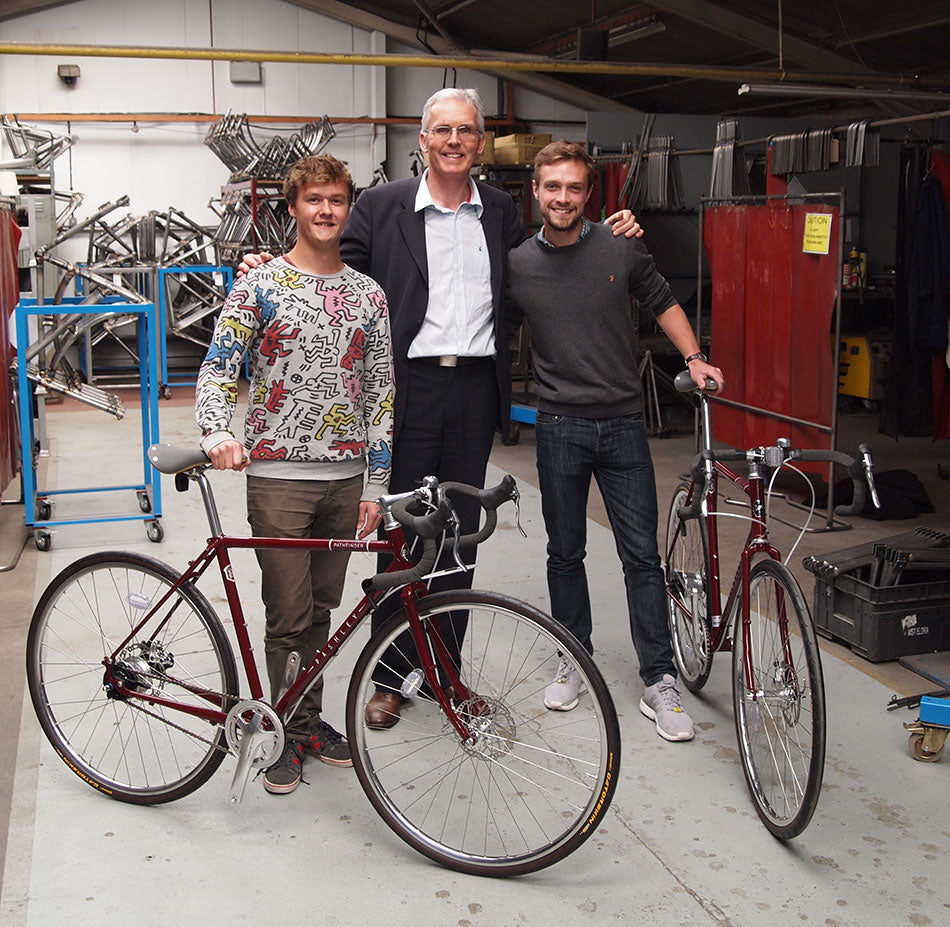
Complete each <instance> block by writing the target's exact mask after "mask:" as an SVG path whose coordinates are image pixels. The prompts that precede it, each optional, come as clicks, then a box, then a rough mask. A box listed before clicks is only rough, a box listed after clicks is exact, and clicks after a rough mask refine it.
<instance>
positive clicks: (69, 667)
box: [26, 552, 238, 805]
mask: <svg viewBox="0 0 950 927" xmlns="http://www.w3.org/2000/svg"><path fill="white" fill-rule="evenodd" d="M180 575H181V574H179V573H178V572H177V571H175V570H174V569H172V568H171V567H170V566H168V565H167V564H164V563H162V562H161V561H160V560H155V559H153V558H151V557H146V556H141V555H138V554H129V553H120V552H103V553H97V554H92V555H90V556H88V557H83V558H82V559H80V560H77V561H76V562H75V563H72V564H71V565H70V566H68V567H66V569H64V570H63V571H62V572H61V573H60V574H59V575H58V576H57V577H56V578H55V579H54V580H53V581H52V582H51V583H50V585H49V586H48V587H47V589H46V591H45V592H44V593H43V595H42V597H41V598H40V601H39V602H38V603H37V606H36V609H35V611H34V613H33V618H32V621H31V623H30V630H29V635H28V637H27V660H26V673H27V680H28V682H29V688H30V697H31V698H32V701H33V708H34V710H35V711H36V716H37V719H38V720H39V722H40V726H41V727H42V728H43V732H44V733H45V734H46V737H47V739H48V740H49V742H50V743H51V744H52V746H53V749H54V750H55V751H56V753H57V754H58V755H59V757H60V759H62V760H63V762H64V763H65V764H66V765H67V766H68V767H69V768H70V769H71V770H72V771H73V772H74V773H76V775H78V776H79V778H80V779H82V780H83V781H84V782H85V783H87V784H88V785H90V786H92V787H93V788H94V789H97V790H98V791H100V792H102V793H103V794H105V795H108V796H109V797H111V798H115V799H117V800H119V801H125V802H131V803H133V804H139V805H152V804H160V803H162V802H168V801H174V800H175V799H177V798H181V797H183V796H185V795H187V794H189V793H190V792H193V791H194V790H195V789H197V788H198V787H199V786H201V785H202V784H204V783H205V782H206V781H207V780H208V779H209V778H210V777H211V775H212V774H213V773H214V771H215V770H216V769H217V768H218V767H219V766H220V765H221V761H222V760H223V759H224V756H225V754H226V752H227V746H226V742H225V735H224V727H223V725H217V726H213V725H211V724H210V723H209V722H207V721H204V720H202V719H199V718H196V717H194V716H192V715H188V714H185V713H178V712H176V711H174V710H173V709H169V708H166V707H163V706H159V705H156V704H154V703H152V702H150V701H149V700H148V699H142V700H138V699H128V700H124V699H122V698H119V697H113V696H112V695H110V694H109V693H108V692H106V691H105V687H104V684H103V683H104V673H105V669H104V665H103V660H104V659H105V658H107V657H111V656H112V655H113V653H114V651H115V649H116V648H117V647H118V646H119V645H120V644H121V643H122V642H123V641H124V640H125V638H126V637H127V636H128V635H129V632H130V631H131V629H132V627H133V624H135V623H137V622H138V621H139V620H141V617H142V616H143V615H144V609H146V608H148V607H149V605H150V603H152V602H156V601H158V599H159V598H160V597H161V596H162V595H163V594H164V592H165V591H167V589H168V588H169V587H170V586H171V585H172V584H173V583H175V582H176V581H177V580H178V578H179V576H180ZM118 658H119V659H118V661H117V664H118V666H119V671H120V672H121V673H122V674H123V675H124V677H125V679H126V680H127V684H128V685H131V686H136V687H138V688H139V690H140V691H142V690H143V689H145V688H146V687H151V692H152V694H158V693H160V694H161V696H162V697H163V698H166V699H176V700H179V701H181V702H182V704H185V705H192V706H193V705H198V704H200V705H204V706H207V705H208V704H209V703H208V701H207V700H206V699H203V698H201V697H199V696H197V695H195V694H193V693H191V692H189V691H188V690H187V689H186V688H184V686H183V685H182V683H190V684H192V685H194V684H197V685H200V686H202V687H203V688H204V689H206V690H210V691H213V692H216V693H222V694H224V695H225V696H226V697H230V698H236V696H237V693H238V676H237V667H236V666H235V662H234V655H233V653H232V651H231V645H230V644H229V642H228V639H227V637H226V635H225V632H224V628H223V627H222V626H221V622H220V620H219V619H218V617H217V615H216V614H215V613H214V610H213V609H212V607H211V605H210V604H209V603H208V601H207V599H205V597H204V596H203V595H202V594H201V593H200V592H199V591H198V590H197V589H196V588H195V587H194V586H193V585H190V584H186V585H183V586H182V587H181V588H180V589H179V590H178V593H177V595H176V596H174V597H172V598H171V599H169V600H168V602H167V603H165V605H163V606H162V608H161V609H159V610H158V611H156V615H155V616H154V617H153V618H152V619H150V620H149V622H148V623H147V624H146V625H145V626H144V627H143V628H142V629H141V631H140V632H139V633H138V634H137V635H136V637H135V639H133V640H132V641H130V642H129V644H128V645H127V646H126V647H125V648H124V649H123V651H122V653H121V654H120V655H118ZM226 706H227V698H225V710H226Z"/></svg>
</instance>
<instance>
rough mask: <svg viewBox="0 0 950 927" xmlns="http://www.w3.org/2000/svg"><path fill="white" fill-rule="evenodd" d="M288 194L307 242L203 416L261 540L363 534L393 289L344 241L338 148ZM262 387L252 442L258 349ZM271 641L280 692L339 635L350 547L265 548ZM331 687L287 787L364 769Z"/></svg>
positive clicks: (232, 332)
mask: <svg viewBox="0 0 950 927" xmlns="http://www.w3.org/2000/svg"><path fill="white" fill-rule="evenodd" d="M284 196H285V198H286V200H287V204H288V206H289V209H290V213H291V215H293V216H294V217H295V219H296V220H297V236H298V237H297V243H296V245H295V246H294V247H293V249H292V250H291V251H289V252H288V253H287V254H286V255H285V256H284V257H282V258H278V259H276V260H274V261H271V262H270V263H269V264H267V265H266V266H264V267H261V268H259V269H257V270H254V271H253V272H251V273H249V274H248V275H247V276H245V277H242V278H241V279H239V280H238V281H237V282H236V283H235V285H234V287H233V289H232V290H231V293H230V294H229V296H228V298H227V301H226V302H225V304H224V308H223V309H222V311H221V315H220V316H219V318H218V320H217V323H216V325H215V329H214V335H213V338H212V341H211V345H210V347H209V349H208V354H207V357H206V358H205V360H204V363H203V364H202V366H201V370H200V371H199V374H198V387H197V395H196V401H195V416H196V419H197V421H198V425H199V426H200V427H201V429H202V433H203V437H202V440H201V446H202V448H204V450H205V451H206V453H207V454H208V456H209V457H210V458H211V461H212V463H213V464H214V467H215V469H217V470H243V469H245V468H247V510H248V521H249V522H250V525H251V530H252V532H253V534H254V535H255V536H258V537H293V538H308V537H313V538H319V537H343V538H349V537H353V535H354V533H355V534H356V535H357V536H358V537H360V538H363V537H367V536H369V535H370V534H372V533H373V532H374V531H375V530H376V528H377V526H378V525H379V521H380V513H379V508H378V506H377V505H376V502H375V500H376V499H377V498H378V497H379V496H380V495H382V494H383V493H385V492H386V491H387V488H388V485H389V474H390V469H391V467H390V463H391V453H392V427H393V369H392V350H391V345H390V335H389V317H388V312H387V306H386V297H385V295H384V294H383V291H382V290H381V289H380V287H379V286H378V285H377V284H376V283H375V282H374V281H373V280H371V279H370V278H369V277H367V276H365V275H364V274H361V273H358V272H357V271H355V270H353V269H352V268H350V267H348V266H347V265H345V264H344V263H343V261H342V259H341V257H340V235H341V233H342V231H343V226H344V223H345V222H346V219H347V217H348V216H349V212H350V206H351V203H352V199H353V181H352V178H351V177H350V174H349V172H348V171H347V169H346V167H345V166H344V165H343V164H342V162H340V161H338V160H337V159H336V158H333V157H330V156H329V155H318V156H310V157H307V158H304V159H302V160H301V161H299V162H298V163H297V164H295V165H294V166H293V167H292V168H291V169H290V171H289V173H288V174H287V178H286V180H285V181H284ZM245 354H247V356H248V358H249V360H250V367H251V378H252V379H251V385H250V390H249V395H248V409H247V416H246V420H245V429H244V441H243V442H241V441H239V440H238V439H237V438H236V437H235V436H234V434H233V433H232V432H231V431H230V424H231V417H232V414H233V412H234V408H235V404H236V399H237V379H238V375H239V372H240V367H241V363H242V360H243V357H244V355H245ZM256 553H257V558H258V562H259V563H260V567H261V597H262V599H263V600H264V608H265V619H266V628H265V632H264V649H265V654H266V660H267V675H268V678H269V681H270V689H271V698H272V699H276V698H277V696H278V695H279V692H280V689H281V688H282V683H283V679H284V676H285V671H286V667H287V659H288V656H289V655H290V654H291V653H293V652H296V653H298V654H299V655H300V659H301V665H306V664H307V663H308V662H309V661H310V660H311V659H312V657H313V655H314V654H315V653H316V652H317V651H318V650H319V649H320V648H321V647H323V645H324V644H325V643H326V641H327V636H328V632H329V626H330V612H331V610H332V609H334V608H336V607H337V606H338V605H339V604H340V598H341V596H342V592H343V583H344V580H345V574H346V563H347V559H348V557H349V554H348V553H347V552H345V551H334V552H326V551H312V552H311V551H308V550H299V551H298V550H293V551H290V550H259V551H257V552H256ZM322 694H323V692H322V681H321V682H319V683H317V685H315V686H314V687H313V689H311V690H310V692H309V694H308V695H307V696H306V697H305V698H304V699H303V701H302V702H301V704H300V705H299V707H298V708H297V711H296V713H295V714H294V716H293V718H291V720H290V721H289V723H288V725H287V730H286V734H287V743H286V746H285V749H284V752H283V754H282V755H281V757H280V758H279V759H278V760H277V762H276V763H275V764H274V765H273V766H271V767H270V769H268V770H267V771H266V772H265V774H264V787H265V789H267V791H269V792H272V793H275V794H285V793H288V792H292V791H293V790H294V789H295V788H296V787H297V785H298V784H299V783H300V778H301V770H302V766H303V761H304V757H305V755H306V754H307V753H310V754H312V755H314V756H316V757H317V758H318V759H320V760H322V761H323V762H325V763H329V764H331V765H336V766H350V765H352V761H351V759H350V752H349V746H348V744H347V743H346V741H345V740H344V739H343V737H342V736H341V735H340V734H339V733H338V732H337V731H335V730H334V729H333V728H332V727H331V726H330V725H329V724H328V723H327V722H326V721H323V720H322V718H321V716H320V712H321V709H322Z"/></svg>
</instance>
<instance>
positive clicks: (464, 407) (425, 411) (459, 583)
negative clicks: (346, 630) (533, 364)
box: [372, 358, 498, 691]
mask: <svg viewBox="0 0 950 927" xmlns="http://www.w3.org/2000/svg"><path fill="white" fill-rule="evenodd" d="M405 389H406V407H405V409H406V411H405V415H404V417H403V419H402V423H401V425H400V428H399V434H398V435H397V437H396V441H395V445H394V447H393V469H392V477H391V479H390V482H389V491H390V492H394V493H395V492H406V491H408V490H410V489H416V488H417V487H419V486H420V485H421V484H422V479H423V477H426V476H435V477H438V479H439V480H440V481H445V480H453V481H455V482H458V483H469V484H471V485H473V486H479V487H482V486H484V485H485V469H486V467H487V466H488V457H489V455H490V454H491V447H492V441H493V439H494V435H495V424H496V421H497V418H498V415H497V409H498V383H497V380H496V379H495V363H494V359H493V358H486V359H485V360H484V361H483V362H480V363H477V364H473V365H471V366H465V367H436V366H431V365H429V364H427V363H425V362H422V361H410V362H409V377H408V383H407V385H406V387H405ZM452 501H453V504H454V505H455V509H456V512H457V513H458V516H459V518H460V520H461V525H462V527H461V532H462V533H463V534H469V533H471V532H472V531H475V530H476V529H477V527H478V523H479V516H480V514H481V507H480V506H479V505H478V502H477V501H475V500H474V499H471V498H470V497H467V496H466V497H463V496H456V497H455V498H454V499H453V500H452ZM466 559H467V560H468V561H469V562H471V563H472V564H474V562H475V554H474V552H472V553H471V554H469V555H468V556H467V558H466ZM451 562H452V555H451V552H446V553H444V554H443V555H442V558H441V559H440V561H439V563H438V565H437V566H438V567H439V568H442V567H444V566H448V565H449V564H451ZM387 565H388V558H383V557H381V558H380V562H379V569H380V570H383V569H385V568H386V566H387ZM472 579H473V577H472V573H471V571H469V572H465V573H456V574H454V575H452V576H443V577H439V578H438V579H436V580H433V581H432V583H431V584H430V587H429V588H430V591H432V592H437V591H440V590H444V589H470V588H471V587H472ZM399 605H400V602H399V598H398V596H391V597H390V598H389V599H388V600H387V601H386V602H385V603H383V605H382V606H381V607H380V608H379V609H377V611H376V612H375V614H374V615H373V622H372V629H373V632H374V633H375V632H377V631H378V630H379V629H380V628H381V627H383V625H385V623H386V622H387V621H388V620H389V619H390V618H391V617H392V615H393V614H394V613H395V611H397V610H398V608H399ZM452 619H453V620H452V622H451V624H450V622H449V620H448V619H446V621H445V627H444V628H443V638H444V639H445V642H446V644H447V645H448V646H449V649H450V651H454V655H456V656H457V655H458V648H459V647H460V646H461V642H462V638H463V637H464V634H465V624H466V622H467V615H465V614H464V613H461V614H453V616H452ZM405 638H406V639H405V640H403V639H400V640H399V641H397V643H396V645H395V647H396V649H395V650H390V652H389V653H387V655H386V658H385V659H384V660H383V662H382V663H380V665H379V666H378V667H377V670H376V672H375V673H374V675H373V678H374V680H375V681H376V684H377V686H378V687H379V688H383V689H395V690H396V691H398V690H399V686H400V685H401V683H402V679H403V678H404V677H405V674H406V673H407V672H408V671H409V670H410V669H413V668H414V667H413V666H409V665H407V663H408V662H409V661H407V660H406V659H405V658H403V656H402V655H403V654H404V653H407V652H410V653H411V652H412V644H411V641H410V640H409V636H408V635H405Z"/></svg>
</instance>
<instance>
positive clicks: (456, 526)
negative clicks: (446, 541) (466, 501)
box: [445, 503, 471, 572]
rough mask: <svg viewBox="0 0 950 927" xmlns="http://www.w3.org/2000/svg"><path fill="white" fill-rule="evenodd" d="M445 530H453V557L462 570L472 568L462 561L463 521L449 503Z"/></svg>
mask: <svg viewBox="0 0 950 927" xmlns="http://www.w3.org/2000/svg"><path fill="white" fill-rule="evenodd" d="M445 530H446V531H449V530H451V532H452V536H453V538H454V540H453V541H452V559H453V560H454V561H455V564H456V566H457V567H458V568H459V569H460V570H464V571H466V572H467V571H468V570H469V569H471V568H470V567H468V566H466V565H465V564H464V563H463V562H462V555H461V553H460V550H459V548H460V544H459V540H460V538H461V533H460V530H461V522H460V521H459V517H458V515H457V514H456V511H455V507H454V506H453V505H452V504H451V503H449V517H448V518H446V520H445Z"/></svg>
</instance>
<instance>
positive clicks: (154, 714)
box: [122, 672, 240, 754]
mask: <svg viewBox="0 0 950 927" xmlns="http://www.w3.org/2000/svg"><path fill="white" fill-rule="evenodd" d="M138 675H139V676H142V677H145V678H150V679H158V680H161V681H162V682H172V683H175V682H176V681H175V680H174V679H173V678H172V677H171V676H160V675H159V674H158V673H142V672H139V673H138ZM221 697H222V699H224V700H226V701H231V702H233V703H234V704H235V705H236V704H237V703H238V702H239V701H240V699H239V698H238V697H237V696H236V695H227V694H226V693H221ZM122 701H123V702H124V703H125V704H126V705H128V706H129V707H130V708H134V709H135V710H136V711H140V712H142V714H145V715H148V716H149V717H150V718H155V720H156V721H161V722H162V723H163V724H167V725H168V726H169V727H173V728H174V729H175V730H176V731H181V732H182V734H187V735H188V736H189V737H193V738H194V739H195V740H200V741H201V742H202V743H203V744H207V745H208V746H209V747H212V748H214V749H215V750H220V751H221V752H222V753H226V754H230V752H231V751H230V750H229V749H228V748H227V747H222V746H221V744H218V743H215V742H214V741H213V740H208V738H207V737H202V736H201V735H200V734H197V733H195V732H194V731H189V730H188V728H185V727H182V726H181V725H180V724H175V722H174V721H169V719H168V718H166V717H165V716H164V715H160V714H158V712H156V711H151V710H150V709H148V708H146V707H145V706H144V705H140V704H139V703H138V701H137V700H134V699H129V698H123V699H122ZM221 728H222V730H223V729H224V726H223V725H222V726H221Z"/></svg>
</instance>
